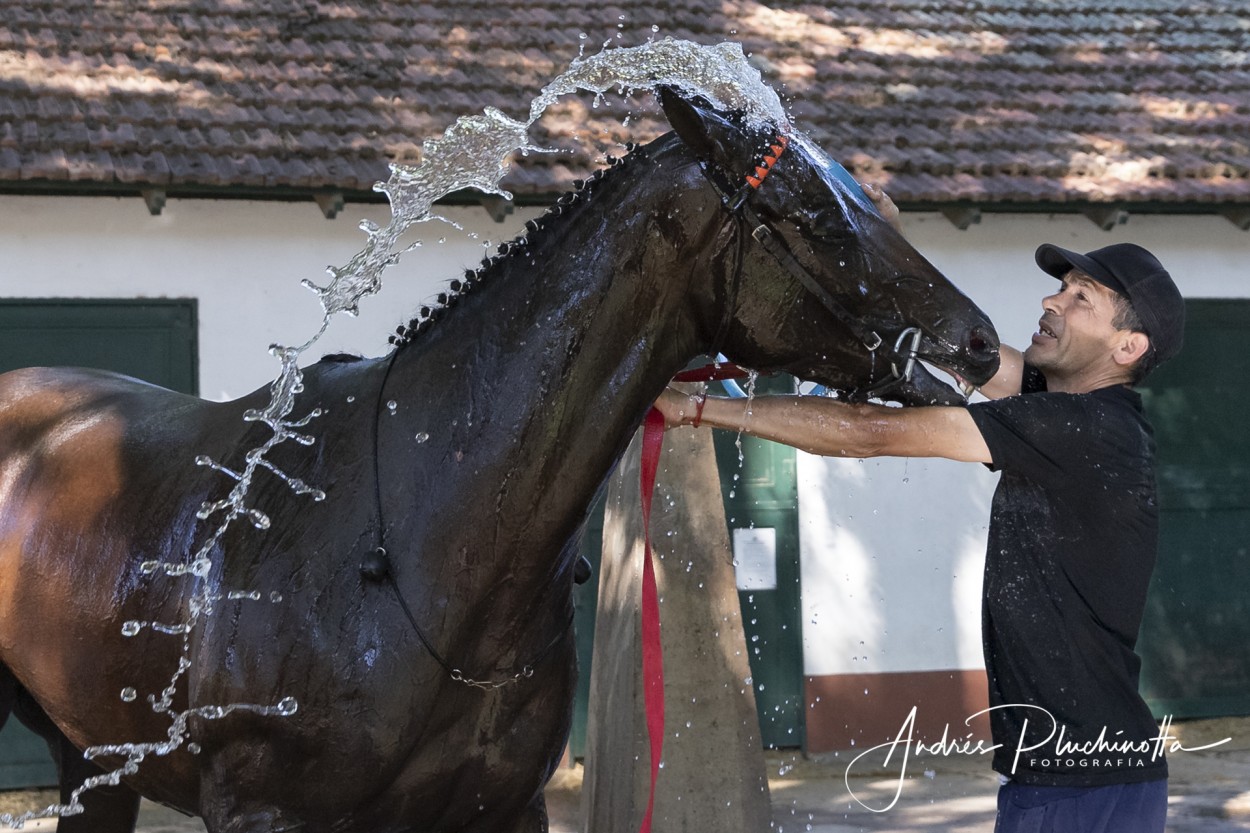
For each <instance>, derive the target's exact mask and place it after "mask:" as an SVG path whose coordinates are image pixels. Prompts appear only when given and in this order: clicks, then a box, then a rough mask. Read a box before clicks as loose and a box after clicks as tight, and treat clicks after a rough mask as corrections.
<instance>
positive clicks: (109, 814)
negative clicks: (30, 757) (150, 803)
mask: <svg viewBox="0 0 1250 833" xmlns="http://www.w3.org/2000/svg"><path fill="white" fill-rule="evenodd" d="M57 734H58V735H60V737H59V742H58V743H56V744H55V745H54V742H53V741H52V740H49V741H48V745H49V746H53V747H54V748H58V747H59V752H58V753H57V754H56V757H57V771H58V772H59V773H60V778H61V803H62V804H64V803H67V802H68V801H69V798H70V794H71V793H73V792H74V790H76V789H78V788H79V787H80V786H82V783H83V781H85V780H87V779H88V778H90V777H92V776H93V775H100V774H102V773H103V772H104V770H102V769H101V768H100V767H99V766H98V765H96V764H95V763H93V762H91V761H88V760H87V759H86V758H84V757H83V756H82V752H80V751H79V750H78V748H77V747H75V746H74V745H73V744H72V743H70V742H69V739H68V738H66V737H65V735H63V734H60V731H59V730H58V732H57ZM78 800H79V802H81V803H82V806H83V812H81V813H79V814H78V815H76V816H62V817H61V820H60V821H59V822H57V825H56V830H57V833H134V829H135V822H136V821H138V819H139V794H138V793H137V792H135V791H134V790H132V789H131V788H130V787H127V786H126V785H125V784H117V785H116V786H103V787H96V788H94V789H90V790H87V791H86V792H84V793H83V794H82V795H80V796H79V797H78Z"/></svg>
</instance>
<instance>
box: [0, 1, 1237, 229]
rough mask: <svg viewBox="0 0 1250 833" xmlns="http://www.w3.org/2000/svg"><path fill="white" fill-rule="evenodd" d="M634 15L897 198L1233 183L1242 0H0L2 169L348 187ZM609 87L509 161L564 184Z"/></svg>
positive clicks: (61, 177)
mask: <svg viewBox="0 0 1250 833" xmlns="http://www.w3.org/2000/svg"><path fill="white" fill-rule="evenodd" d="M622 16H623V18H622ZM653 24H654V25H656V26H658V27H659V32H658V35H659V36H666V35H671V36H673V37H677V38H687V39H691V40H695V41H698V42H701V43H709V44H710V43H716V42H719V41H722V40H738V41H740V42H742V44H743V46H744V48H745V50H746V51H747V53H748V54H750V55H752V59H753V60H754V61H755V62H756V63H757V64H758V65H759V66H760V68H761V69H762V70H763V72H764V74H765V78H766V79H767V80H769V82H770V83H772V84H773V85H774V86H775V87H777V88H778V89H779V90H780V91H781V92H782V94H783V97H784V98H786V100H787V101H788V103H789V107H790V110H791V112H792V113H793V116H794V119H795V121H796V123H797V124H798V126H799V127H800V128H801V129H804V130H805V131H807V132H808V133H809V134H811V135H812V136H813V137H814V138H815V139H816V140H817V141H819V142H820V143H821V144H822V145H823V146H824V147H825V148H826V149H827V150H828V151H829V152H830V153H832V154H833V155H834V156H835V157H836V158H839V159H841V160H842V161H843V162H844V164H846V165H847V166H848V167H849V168H851V170H852V172H854V173H855V174H857V175H858V176H860V177H861V178H864V179H869V180H873V181H877V182H882V183H884V184H886V185H887V187H888V188H889V190H890V191H891V193H892V194H893V195H894V196H895V198H896V199H898V200H899V201H900V202H905V203H938V204H942V203H952V202H960V201H964V202H969V201H970V202H974V203H978V204H984V205H994V204H998V205H1004V206H1005V205H1009V204H1011V203H1039V202H1041V203H1065V202H1079V203H1084V202H1087V201H1094V202H1156V201H1162V202H1166V203H1182V204H1187V205H1189V206H1190V207H1192V206H1193V205H1194V204H1205V205H1207V206H1209V207H1212V208H1214V207H1216V206H1217V205H1223V206H1228V205H1230V204H1236V203H1240V204H1242V205H1245V204H1248V203H1250V11H1247V10H1246V8H1245V5H1244V2H1243V0H1225V2H1218V1H1217V0H1114V2H1110V3H1108V2H1106V0H1052V1H1051V2H1036V0H967V2H946V0H824V2H821V3H815V2H795V1H794V0H779V1H778V2H769V3H766V4H765V3H760V2H750V1H749V0H714V1H713V0H671V2H661V1H660V0H636V2H631V3H627V4H626V3H621V4H619V5H618V4H612V3H610V2H608V3H604V2H603V0H520V2H514V3H512V4H511V5H509V6H506V7H505V6H504V4H501V3H498V2H496V0H413V1H412V2H402V1H401V0H369V1H368V2H366V1H365V0H0V189H3V190H9V191H13V190H24V189H29V188H32V187H36V186H39V187H49V186H51V187H57V188H60V189H61V190H72V189H90V188H92V187H107V188H114V189H118V190H127V189H130V190H134V189H135V188H137V187H139V186H144V187H154V188H159V189H165V190H168V191H169V192H170V193H178V192H180V191H181V192H187V193H190V192H195V191H197V190H203V189H215V188H225V189H229V190H233V191H235V192H240V191H246V192H249V193H269V194H271V195H280V194H281V192H284V191H286V192H300V191H302V192H305V193H306V192H307V191H309V190H315V189H330V190H339V191H348V192H364V191H368V190H369V189H370V187H371V184H372V183H373V182H374V181H376V180H379V179H383V178H385V176H386V162H387V161H388V160H390V159H400V160H413V159H415V158H417V157H418V156H419V149H420V142H421V140H422V139H423V138H425V137H427V136H433V135H437V134H439V133H441V131H442V129H443V128H444V127H446V126H447V125H449V124H450V123H451V122H452V121H454V120H455V118H456V117H458V116H461V115H466V114H471V113H477V112H480V111H481V110H482V108H483V107H486V106H494V107H498V108H500V109H501V110H503V111H505V112H507V113H510V114H513V115H521V114H523V113H524V112H525V108H526V105H527V103H528V101H529V99H530V98H531V97H533V96H534V95H536V94H537V93H538V91H539V90H540V89H541V87H542V86H543V85H544V84H545V83H546V82H548V81H549V80H551V79H552V78H553V77H554V76H555V75H556V74H557V73H558V72H559V71H561V70H562V69H563V68H564V67H566V66H567V64H568V62H569V61H570V60H571V59H572V58H573V57H575V56H576V55H577V53H578V49H579V47H581V46H582V45H584V44H589V46H588V47H587V49H588V51H594V50H596V49H598V46H599V44H601V43H602V42H603V41H605V40H611V41H612V43H614V44H622V45H633V44H637V43H641V42H643V41H645V40H646V39H647V38H649V37H654V36H656V35H655V33H653V31H652V25H653ZM582 33H587V35H588V37H586V38H585V39H583V38H582V37H580V35H581V34H582ZM618 33H619V34H620V35H621V37H620V39H617V37H616V36H617V34H618ZM631 106H636V105H631ZM626 109H627V105H626V104H625V103H622V102H620V101H619V99H618V100H617V101H616V103H609V104H608V105H606V106H604V107H601V108H598V109H596V108H593V107H592V106H591V105H590V104H589V101H588V100H579V99H569V100H567V101H566V102H562V103H561V104H560V105H559V106H557V107H554V108H552V109H551V110H550V111H549V112H548V116H547V117H546V118H545V120H544V123H542V124H541V125H540V126H539V128H538V129H536V130H535V131H534V136H535V138H536V139H537V140H539V141H542V142H547V143H550V144H552V145H555V146H559V147H563V148H566V149H570V150H572V151H574V152H573V153H571V154H559V155H548V154H530V155H529V156H528V157H526V158H522V159H518V160H517V164H516V165H515V167H514V170H513V173H512V174H511V175H510V177H509V180H508V183H507V184H508V185H509V186H510V187H511V188H512V190H514V191H515V192H516V193H517V194H518V195H519V196H525V195H541V194H545V193H550V192H553V191H558V190H563V189H565V188H566V187H567V186H568V184H569V182H570V181H571V180H572V179H573V178H575V177H579V176H584V175H585V173H586V170H587V168H588V166H589V165H590V164H592V162H593V159H594V157H595V156H596V155H598V154H599V153H601V149H600V150H596V149H595V147H594V142H593V141H592V138H593V137H594V135H595V131H596V130H598V131H601V134H600V138H604V137H617V138H620V139H633V140H639V141H642V140H645V139H647V138H650V136H651V135H654V134H655V133H656V132H658V131H659V129H660V128H661V125H660V124H659V123H658V122H657V121H655V116H654V111H653V110H652V111H649V112H648V113H636V114H635V120H634V122H633V123H632V124H631V126H630V127H628V128H624V127H622V125H621V123H620V119H621V117H622V115H623V114H624V113H625V111H626Z"/></svg>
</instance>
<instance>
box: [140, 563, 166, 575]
mask: <svg viewBox="0 0 1250 833" xmlns="http://www.w3.org/2000/svg"><path fill="white" fill-rule="evenodd" d="M160 568H161V562H159V561H144V562H143V563H142V564H140V565H139V572H141V573H143V574H144V575H146V576H150V575H152V574H153V573H155V572H156V571H157V570H159V569H160Z"/></svg>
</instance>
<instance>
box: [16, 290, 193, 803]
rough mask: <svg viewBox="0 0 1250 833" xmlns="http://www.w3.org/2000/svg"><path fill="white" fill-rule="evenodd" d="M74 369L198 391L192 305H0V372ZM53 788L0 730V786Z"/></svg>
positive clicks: (46, 758)
mask: <svg viewBox="0 0 1250 833" xmlns="http://www.w3.org/2000/svg"><path fill="white" fill-rule="evenodd" d="M60 365H74V366H78V367H97V368H101V369H104V370H115V371H117V372H119V373H125V374H126V375H128V376H134V377H136V378H138V379H143V380H144V381H147V382H153V383H155V384H158V385H162V386H164V387H167V388H172V389H174V390H178V391H182V392H183V393H192V394H193V393H197V392H198V390H197V389H198V384H197V367H198V360H197V351H196V304H195V301H194V300H193V299H181V300H144V301H131V300H112V299H109V300H78V299H75V300H59V299H52V300H25V299H23V300H0V372H3V371H8V370H15V369H17V368H21V367H36V366H60ZM55 783H56V769H55V767H54V766H53V764H52V759H51V757H50V755H49V754H48V748H47V746H46V745H45V744H44V742H43V740H42V739H40V738H39V737H37V736H35V735H34V734H33V733H31V732H30V731H29V730H28V729H26V727H25V726H22V725H21V724H20V723H18V721H17V720H15V719H14V720H9V721H8V723H7V724H6V725H5V727H4V729H3V731H0V788H15V787H34V786H46V785H53V784H55Z"/></svg>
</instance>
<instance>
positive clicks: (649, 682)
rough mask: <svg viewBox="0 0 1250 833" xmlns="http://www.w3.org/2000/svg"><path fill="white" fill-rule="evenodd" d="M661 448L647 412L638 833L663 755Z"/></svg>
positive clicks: (660, 420)
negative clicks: (645, 765)
mask: <svg viewBox="0 0 1250 833" xmlns="http://www.w3.org/2000/svg"><path fill="white" fill-rule="evenodd" d="M663 446H664V415H663V414H662V413H660V411H659V409H657V408H652V409H651V410H650V411H648V412H647V418H646V421H645V422H644V423H643V429H642V465H641V469H642V484H641V485H642V530H643V533H642V535H643V542H644V544H645V552H644V554H643V563H642V686H643V689H642V691H643V703H644V705H645V706H646V713H647V736H648V737H649V738H650V740H651V789H650V791H649V792H648V794H647V812H646V814H645V815H644V816H643V817H642V826H641V827H640V828H639V830H640V833H651V810H652V808H653V807H654V806H655V782H656V779H657V777H658V776H659V774H660V759H661V757H662V756H663V754H664V649H663V647H662V646H661V645H660V601H659V594H658V592H657V591H656V585H655V567H654V565H653V564H652V563H651V495H652V494H653V493H654V492H655V476H656V472H657V471H658V470H659V468H660V450H661V448H662V447H663Z"/></svg>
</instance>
